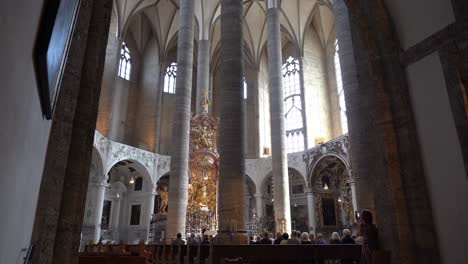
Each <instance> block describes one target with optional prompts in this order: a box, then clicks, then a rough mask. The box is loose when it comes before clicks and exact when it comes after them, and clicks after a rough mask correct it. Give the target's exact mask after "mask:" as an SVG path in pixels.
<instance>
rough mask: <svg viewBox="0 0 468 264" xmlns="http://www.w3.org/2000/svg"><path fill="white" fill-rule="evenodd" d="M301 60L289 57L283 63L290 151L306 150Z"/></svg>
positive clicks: (287, 135) (286, 124) (287, 136)
mask: <svg viewBox="0 0 468 264" xmlns="http://www.w3.org/2000/svg"><path fill="white" fill-rule="evenodd" d="M300 70H301V69H300V65H299V60H298V59H296V58H294V57H289V58H288V60H287V61H286V63H285V64H284V65H283V89H284V92H283V95H284V111H285V129H286V149H287V152H288V153H294V152H299V151H304V147H305V144H304V118H303V112H302V111H303V107H302V93H301V84H300V75H299V74H300Z"/></svg>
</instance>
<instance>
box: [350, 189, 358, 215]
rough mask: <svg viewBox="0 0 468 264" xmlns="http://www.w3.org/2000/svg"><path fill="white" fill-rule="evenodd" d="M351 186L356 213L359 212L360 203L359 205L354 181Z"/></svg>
mask: <svg viewBox="0 0 468 264" xmlns="http://www.w3.org/2000/svg"><path fill="white" fill-rule="evenodd" d="M349 186H350V187H351V196H352V197H351V198H352V202H353V210H354V211H355V212H356V211H359V208H358V203H357V198H356V185H355V184H354V181H352V182H350V183H349Z"/></svg>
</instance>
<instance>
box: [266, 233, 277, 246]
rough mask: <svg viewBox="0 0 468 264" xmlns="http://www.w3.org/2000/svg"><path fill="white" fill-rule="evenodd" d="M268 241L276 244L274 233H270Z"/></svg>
mask: <svg viewBox="0 0 468 264" xmlns="http://www.w3.org/2000/svg"><path fill="white" fill-rule="evenodd" d="M268 239H270V242H271V244H273V242H275V238H274V237H273V233H268Z"/></svg>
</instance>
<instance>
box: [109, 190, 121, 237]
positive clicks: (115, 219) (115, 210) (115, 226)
mask: <svg viewBox="0 0 468 264" xmlns="http://www.w3.org/2000/svg"><path fill="white" fill-rule="evenodd" d="M121 197H122V194H119V193H117V195H116V198H115V199H114V204H113V205H112V216H111V220H110V224H111V226H112V230H113V232H112V238H113V240H114V241H119V230H120V207H121V203H122V200H121Z"/></svg>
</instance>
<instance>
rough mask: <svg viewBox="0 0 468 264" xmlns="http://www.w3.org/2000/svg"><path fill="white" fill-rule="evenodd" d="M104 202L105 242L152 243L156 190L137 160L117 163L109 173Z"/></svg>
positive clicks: (102, 236)
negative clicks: (145, 241)
mask: <svg viewBox="0 0 468 264" xmlns="http://www.w3.org/2000/svg"><path fill="white" fill-rule="evenodd" d="M103 198H104V200H103V211H102V220H101V227H102V230H101V238H102V239H104V240H112V241H119V240H126V241H129V242H135V243H138V241H139V240H148V231H149V226H150V220H151V218H152V214H153V208H154V186H153V182H152V179H151V177H150V174H149V173H148V171H147V170H146V168H145V166H144V165H143V164H141V163H139V162H138V161H135V160H122V161H118V162H117V163H115V164H114V165H113V166H112V167H111V169H110V170H109V172H108V178H107V185H106V188H105V195H104V197H103Z"/></svg>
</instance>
